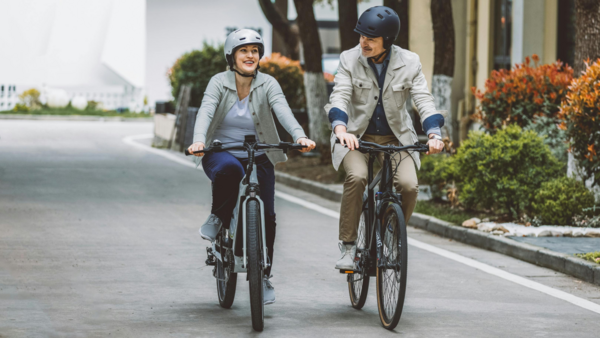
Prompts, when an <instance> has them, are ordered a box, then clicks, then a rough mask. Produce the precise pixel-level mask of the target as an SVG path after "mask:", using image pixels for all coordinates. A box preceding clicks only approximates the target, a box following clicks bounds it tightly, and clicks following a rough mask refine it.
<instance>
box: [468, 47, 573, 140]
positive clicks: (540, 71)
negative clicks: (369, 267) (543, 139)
mask: <svg viewBox="0 0 600 338" xmlns="http://www.w3.org/2000/svg"><path fill="white" fill-rule="evenodd" d="M532 58H533V61H534V66H533V67H532V66H531V65H530V64H531V60H530V58H529V57H527V58H525V60H526V61H525V63H522V64H517V65H516V66H515V68H514V69H512V70H506V69H502V70H499V71H492V74H491V77H490V78H489V79H488V80H487V81H486V83H485V90H484V91H483V92H482V91H480V90H476V88H475V87H473V88H472V91H473V94H475V96H476V97H477V98H478V99H479V100H480V102H481V105H480V106H479V107H478V111H477V113H476V115H475V117H476V118H477V119H479V120H481V122H482V123H483V126H484V127H485V128H486V129H488V130H490V131H495V130H497V129H499V128H501V127H502V126H506V125H508V124H510V123H516V124H517V125H519V126H521V127H525V126H527V125H529V124H531V123H532V122H533V119H534V117H535V116H546V117H549V118H556V117H557V113H558V111H559V109H560V104H561V101H562V100H563V98H564V97H565V95H566V93H567V87H568V86H569V84H570V83H571V80H572V79H573V69H572V68H571V67H569V66H566V65H563V64H562V63H561V62H556V63H553V64H548V65H541V66H538V61H539V58H538V56H537V55H535V54H534V55H533V56H532Z"/></svg>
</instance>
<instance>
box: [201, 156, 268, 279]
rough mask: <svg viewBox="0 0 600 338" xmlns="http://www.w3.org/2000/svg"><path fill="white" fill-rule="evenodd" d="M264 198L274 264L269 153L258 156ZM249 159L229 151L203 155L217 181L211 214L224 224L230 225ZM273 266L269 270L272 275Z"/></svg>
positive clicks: (261, 196)
mask: <svg viewBox="0 0 600 338" xmlns="http://www.w3.org/2000/svg"><path fill="white" fill-rule="evenodd" d="M255 162H256V171H257V174H258V184H259V189H260V198H261V199H262V201H263V203H264V205H265V236H266V239H267V243H266V244H267V248H268V250H269V259H270V260H271V266H272V265H273V244H274V243H275V227H276V225H277V224H276V223H275V168H274V167H273V164H272V163H271V161H270V160H269V159H268V158H267V155H260V156H258V157H256V158H255ZM247 165H248V159H240V158H236V157H235V156H233V155H231V154H230V153H228V152H226V151H222V152H218V153H208V154H206V155H204V156H203V157H202V168H203V169H204V172H205V173H206V176H208V178H209V179H210V180H211V181H212V182H213V185H212V208H211V213H212V214H215V215H217V217H219V219H221V221H222V222H223V226H225V227H226V228H229V223H230V222H231V215H232V214H233V209H235V204H236V202H237V194H238V189H239V186H240V182H241V181H242V178H243V177H244V174H245V172H246V166H247ZM270 273H271V267H269V268H267V270H265V274H266V275H267V276H268V275H270Z"/></svg>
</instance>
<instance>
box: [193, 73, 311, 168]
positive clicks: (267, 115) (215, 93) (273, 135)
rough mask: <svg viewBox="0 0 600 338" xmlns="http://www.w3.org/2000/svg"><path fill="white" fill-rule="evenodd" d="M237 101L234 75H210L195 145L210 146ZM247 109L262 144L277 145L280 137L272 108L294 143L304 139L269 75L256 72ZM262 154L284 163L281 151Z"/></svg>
mask: <svg viewBox="0 0 600 338" xmlns="http://www.w3.org/2000/svg"><path fill="white" fill-rule="evenodd" d="M237 100H238V94H237V87H236V85H235V73H234V72H231V71H225V72H222V73H219V74H217V75H215V76H213V77H212V78H211V79H210V82H209V83H208V86H206V91H205V92H204V97H203V98H202V104H201V105H200V109H199V110H198V115H197V117H196V124H195V126H194V143H196V142H202V143H204V144H205V145H207V146H210V144H211V143H212V141H213V135H214V133H215V131H216V130H217V127H218V126H219V125H220V124H221V122H223V119H225V116H226V115H227V113H228V112H229V110H230V109H231V107H233V105H234V104H235V103H236V102H237ZM249 108H250V114H252V120H253V121H254V127H255V128H256V133H257V134H258V140H259V141H260V142H261V143H271V144H277V143H279V135H278V134H277V128H276V127H275V121H274V120H273V114H272V113H271V109H273V112H274V113H275V115H277V119H278V120H279V122H280V123H281V125H282V126H283V128H285V130H286V131H287V132H288V133H290V135H292V138H293V139H294V141H297V140H298V139H299V138H301V137H306V134H305V133H304V130H303V129H302V127H301V126H300V124H298V121H296V118H295V117H294V114H292V110H291V109H290V106H289V105H288V103H287V101H286V100H285V96H283V92H282V91H281V86H280V85H279V83H278V82H277V80H275V78H273V77H272V76H270V75H267V74H263V73H261V72H258V74H257V75H256V78H255V79H253V80H252V85H251V86H250V99H249ZM265 153H266V154H267V157H268V158H269V160H271V162H272V163H273V165H275V164H276V163H277V162H285V161H286V160H287V157H286V156H285V154H284V153H283V151H282V150H279V149H270V150H265ZM200 160H201V157H195V161H196V164H199V163H200Z"/></svg>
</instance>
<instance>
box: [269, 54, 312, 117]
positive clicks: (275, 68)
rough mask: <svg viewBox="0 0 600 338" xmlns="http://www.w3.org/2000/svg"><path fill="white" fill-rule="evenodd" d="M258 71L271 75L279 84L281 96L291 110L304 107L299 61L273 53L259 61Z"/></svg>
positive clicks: (304, 99) (302, 80)
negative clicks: (281, 91)
mask: <svg viewBox="0 0 600 338" xmlns="http://www.w3.org/2000/svg"><path fill="white" fill-rule="evenodd" d="M260 71H261V72H263V73H265V74H269V75H271V76H272V77H274V78H275V80H277V82H279V85H280V86H281V90H283V95H284V96H285V99H286V100H287V102H288V104H289V105H290V107H291V108H292V109H301V108H305V107H306V97H305V95H304V78H303V71H302V68H301V67H300V61H293V60H292V59H288V58H286V57H285V56H281V54H279V53H273V54H271V56H266V57H264V58H262V60H260Z"/></svg>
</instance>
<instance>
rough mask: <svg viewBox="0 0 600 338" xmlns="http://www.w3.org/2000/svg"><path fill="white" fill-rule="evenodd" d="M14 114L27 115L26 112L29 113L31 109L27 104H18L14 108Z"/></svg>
mask: <svg viewBox="0 0 600 338" xmlns="http://www.w3.org/2000/svg"><path fill="white" fill-rule="evenodd" d="M12 112H16V113H25V112H29V107H27V106H26V105H25V104H23V103H17V104H15V106H14V107H13V110H12Z"/></svg>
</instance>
